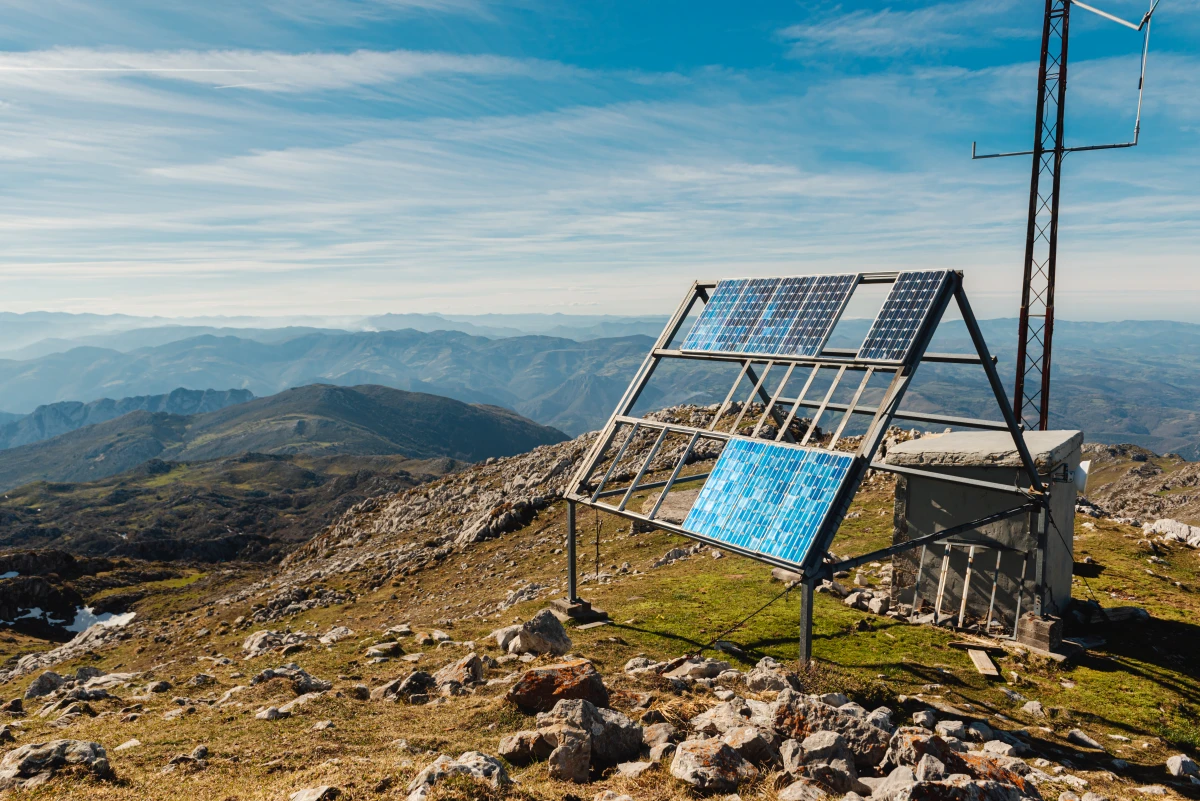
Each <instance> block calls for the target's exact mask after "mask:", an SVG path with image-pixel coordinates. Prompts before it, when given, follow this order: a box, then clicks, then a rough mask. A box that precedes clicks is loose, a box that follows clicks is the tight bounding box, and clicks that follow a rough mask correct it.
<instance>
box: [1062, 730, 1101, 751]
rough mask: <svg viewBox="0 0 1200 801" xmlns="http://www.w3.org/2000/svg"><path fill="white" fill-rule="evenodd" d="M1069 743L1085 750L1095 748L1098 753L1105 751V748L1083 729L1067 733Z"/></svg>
mask: <svg viewBox="0 0 1200 801" xmlns="http://www.w3.org/2000/svg"><path fill="white" fill-rule="evenodd" d="M1067 742H1069V743H1072V744H1073V745H1078V746H1082V747H1084V748H1095V749H1096V750H1097V751H1103V750H1104V746H1102V745H1100V743H1098V742H1096V741H1095V740H1094V739H1092V737H1091V736H1090V735H1088V734H1087V732H1085V731H1083V730H1082V729H1071V730H1070V731H1069V732H1067Z"/></svg>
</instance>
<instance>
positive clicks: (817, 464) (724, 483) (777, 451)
mask: <svg viewBox="0 0 1200 801" xmlns="http://www.w3.org/2000/svg"><path fill="white" fill-rule="evenodd" d="M852 462H853V457H852V456H850V455H849V454H844V453H833V452H830V451H822V450H816V449H812V448H797V447H795V446H790V445H780V444H777V443H773V442H763V441H757V440H744V439H733V440H730V441H729V442H728V443H727V444H726V445H725V449H724V450H723V451H722V452H721V456H720V458H719V459H717V464H716V465H715V466H714V468H713V471H712V474H711V475H710V476H709V479H708V481H706V482H705V484H704V487H703V488H702V489H701V490H700V495H699V497H697V499H696V503H695V504H694V505H693V506H692V510H691V512H689V514H688V516H687V520H685V521H684V524H683V527H684V528H686V529H688V530H689V531H692V532H695V533H696V534H700V535H703V536H705V537H709V538H711V539H714V540H718V541H720V542H726V543H729V544H730V545H734V546H737V547H739V548H744V549H746V550H749V551H752V552H755V553H761V554H764V555H769V556H774V557H777V558H779V559H783V560H786V561H788V562H791V563H793V564H797V565H799V564H802V563H803V562H804V560H805V558H806V557H807V556H808V552H809V550H810V549H811V548H812V546H813V543H814V541H815V539H816V535H817V533H818V532H819V531H820V529H821V525H822V524H823V523H824V521H825V519H826V518H827V517H828V515H829V510H830V507H831V506H832V505H833V501H834V499H835V497H836V495H837V491H838V488H839V487H841V485H842V483H843V482H844V481H845V479H846V476H847V474H848V472H849V470H850V465H851V463H852Z"/></svg>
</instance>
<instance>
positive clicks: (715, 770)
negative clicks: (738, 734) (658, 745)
mask: <svg viewBox="0 0 1200 801" xmlns="http://www.w3.org/2000/svg"><path fill="white" fill-rule="evenodd" d="M671 775H672V776H674V777H675V778H676V779H679V780H680V781H682V782H684V783H686V784H689V785H691V786H692V787H693V788H695V789H696V790H697V791H698V792H700V793H705V794H708V793H732V792H734V791H735V790H737V786H738V784H740V783H741V782H744V781H754V780H755V779H757V778H758V770H757V769H756V768H755V767H754V766H753V765H751V764H750V763H749V762H747V761H746V760H745V759H743V758H742V756H741V755H740V754H739V753H738V752H737V751H734V750H733V749H732V748H730V747H729V745H728V744H727V743H725V742H723V741H721V740H686V741H684V742H682V743H680V744H679V746H678V747H677V748H676V749H675V757H674V758H673V759H672V760H671Z"/></svg>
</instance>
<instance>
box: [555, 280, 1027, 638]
mask: <svg viewBox="0 0 1200 801" xmlns="http://www.w3.org/2000/svg"><path fill="white" fill-rule="evenodd" d="M905 275H910V276H911V275H914V274H912V273H908V274H906V273H895V272H886V273H885V272H879V273H863V274H856V275H854V276H852V277H847V276H843V277H842V278H844V279H847V280H849V281H850V283H851V289H850V291H851V292H852V291H853V290H854V289H856V288H857V287H858V286H862V285H871V284H891V285H893V288H892V290H891V292H892V295H894V294H895V293H896V289H897V287H898V281H899V280H900V279H901V276H905ZM924 275H930V273H926V274H924ZM936 275H937V276H939V281H940V283H939V284H938V287H939V288H938V289H937V291H936V295H934V296H932V297H931V299H930V301H929V305H928V309H927V313H926V314H924V315H923V317H922V319H921V320H920V321H919V325H918V324H916V323H914V325H913V330H911V331H909V332H908V334H907V337H908V340H907V342H906V345H905V348H904V349H903V353H901V354H899V355H898V356H897V355H896V354H895V353H894V354H892V358H871V357H870V356H871V354H870V353H869V352H868V353H865V352H864V349H862V348H860V349H858V350H848V349H836V348H830V347H827V346H826V343H827V341H828V338H829V334H830V333H831V331H832V328H833V325H835V324H836V322H837V317H838V316H840V313H841V309H842V308H844V305H843V306H842V307H839V309H838V310H837V311H836V312H835V313H833V314H832V316H831V317H828V316H827V319H825V320H824V323H823V324H825V323H827V325H826V326H825V329H824V335H823V336H822V337H820V339H819V343H818V344H817V345H816V347H814V348H810V349H809V353H808V355H796V354H788V353H779V352H776V353H773V354H771V355H762V354H753V353H746V352H737V351H736V349H734V350H732V351H730V350H722V351H717V352H702V351H698V350H694V349H693V350H688V349H684V348H682V347H672V343H675V342H676V341H677V340H678V339H679V338H680V336H681V329H682V328H683V326H684V324H685V322H686V321H687V320H688V319H689V317H690V316H691V315H693V313H697V312H698V313H700V314H701V319H703V314H702V309H703V308H704V307H705V306H707V305H709V304H710V301H711V299H712V296H713V294H714V290H716V289H717V288H718V283H716V282H696V283H694V284H693V285H692V287H691V289H689V290H688V293H687V296H686V297H685V298H684V299H683V301H682V302H681V303H680V304H679V307H678V308H677V309H676V310H675V313H674V314H673V315H672V316H671V318H670V321H669V322H668V323H667V325H666V327H665V328H664V329H663V332H662V334H661V335H660V336H659V337H658V340H657V341H656V342H655V344H654V347H653V348H652V349H651V351H650V353H649V354H648V355H647V356H646V359H645V361H644V362H643V363H642V365H641V367H640V368H639V369H638V371H637V373H636V374H635V376H634V378H633V380H632V381H631V382H630V384H629V387H628V389H627V390H626V391H625V394H624V395H623V396H622V398H621V400H620V402H619V403H618V404H617V407H616V409H615V410H614V411H613V414H612V416H611V417H610V418H609V421H608V423H607V424H606V425H605V426H604V428H603V429H602V430H601V431H600V433H599V436H598V437H597V439H596V441H595V443H594V444H593V445H592V447H591V449H590V450H589V451H588V453H587V454H586V455H585V457H584V459H583V462H582V464H581V465H580V467H579V469H578V471H577V473H576V474H575V475H574V477H573V478H572V479H571V483H570V484H569V485H568V487H567V492H566V499H567V502H568V541H567V545H568V548H567V554H568V564H569V567H568V569H569V573H568V605H571V604H576V605H578V607H577V608H587V603H586V602H585V601H582V600H581V599H580V598H579V594H578V586H577V576H576V553H577V551H576V526H575V521H576V507H577V506H578V505H583V506H590V507H592V508H595V509H598V510H600V511H604V512H608V513H610V514H615V515H619V516H621V517H624V518H627V519H629V520H632V521H638V522H640V523H643V524H649V525H651V526H653V527H656V528H659V529H663V530H666V531H670V532H673V533H675V534H680V535H683V536H685V537H689V538H691V539H694V540H697V541H700V542H705V543H709V544H712V545H714V546H717V547H720V548H722V549H724V550H727V551H730V552H733V553H738V554H740V555H743V556H747V557H750V558H752V559H757V560H760V561H763V562H766V563H768V564H771V565H775V566H779V567H783V568H786V569H788V570H790V571H794V572H797V573H799V574H801V575H802V576H803V580H802V582H801V621H800V657H801V660H802V661H803V662H807V661H808V659H809V658H810V656H811V638H812V600H813V592H814V588H815V587H816V585H817V584H818V583H819V582H820V581H821V580H823V579H825V578H829V577H831V576H832V574H833V573H834V572H835V571H838V570H848V569H851V568H853V567H856V566H858V565H861V564H865V563H867V562H870V561H872V560H875V559H881V558H886V557H889V556H891V555H892V554H894V553H898V552H901V551H906V550H909V549H913V548H919V547H923V546H927V545H929V544H930V543H932V542H936V541H941V540H946V539H948V538H950V537H953V536H956V535H959V534H965V533H966V532H969V531H971V530H973V529H976V528H978V527H980V526H983V525H987V524H988V523H991V522H995V521H998V520H1003V519H1006V518H1010V517H1014V516H1017V515H1022V514H1024V515H1026V516H1028V517H1030V518H1031V519H1032V520H1034V521H1036V522H1035V523H1034V524H1035V525H1036V526H1037V528H1038V537H1037V542H1038V553H1037V555H1036V560H1035V570H1034V576H1033V581H1034V584H1035V587H1034V588H1033V590H1034V592H1033V596H1034V598H1035V599H1040V598H1041V597H1042V584H1043V572H1044V571H1043V564H1044V550H1045V538H1046V532H1047V530H1048V529H1047V525H1048V523H1049V520H1048V513H1047V511H1046V504H1047V503H1048V500H1047V488H1046V484H1045V483H1044V479H1043V477H1042V476H1040V475H1039V474H1038V470H1037V466H1036V464H1035V462H1034V460H1033V457H1032V456H1031V454H1030V452H1029V449H1028V447H1027V446H1026V443H1025V440H1024V437H1023V435H1022V429H1021V426H1020V424H1019V422H1018V420H1017V418H1016V416H1015V415H1014V413H1013V409H1012V407H1011V406H1010V405H1009V402H1008V399H1007V396H1006V392H1005V390H1004V388H1003V386H1002V385H1001V383H1000V378H999V376H998V375H997V373H996V368H995V365H994V361H993V359H992V356H991V354H990V353H989V352H988V349H987V345H986V343H985V342H984V339H983V335H982V333H981V332H980V329H979V325H978V323H977V321H976V318H975V315H974V314H973V313H972V311H971V306H970V304H969V302H968V301H967V296H966V294H965V292H964V291H963V286H962V274H961V273H960V272H945V273H936ZM943 276H944V279H943V278H942V277H943ZM771 280H778V281H786V280H807V279H771ZM892 295H889V299H890V298H891V297H892ZM847 297H848V295H847ZM951 303H954V304H956V305H957V307H958V310H959V312H960V313H961V315H962V318H963V320H964V321H965V323H966V328H967V331H968V333H969V334H970V338H971V341H972V343H973V345H974V348H975V353H973V354H945V353H929V352H927V349H928V347H929V344H930V341H931V339H932V337H933V334H934V332H935V330H936V328H937V326H938V324H939V322H940V321H941V319H942V316H943V314H944V313H945V312H946V310H947V308H948V307H949V306H950V304H951ZM714 308H715V306H714ZM887 308H888V306H887V305H885V307H884V310H883V311H881V313H880V317H879V318H877V320H876V325H877V326H878V325H879V324H880V320H882V319H883V317H884V315H885V314H886V313H887V311H886V310H887ZM764 314H766V313H764ZM801 316H803V315H802V314H801ZM802 322H803V321H802V320H801V321H800V323H802ZM800 323H797V325H799V324H800ZM760 326H761V323H760ZM868 339H870V336H868ZM685 344H686V343H685ZM672 360H699V361H709V362H724V363H733V364H736V365H740V368H739V372H738V378H737V380H736V381H735V382H734V385H733V386H732V387H731V388H730V390H729V392H728V394H727V395H726V398H725V402H724V403H723V404H722V405H721V406H720V410H719V411H717V412H716V413H715V414H714V415H713V417H712V420H711V423H710V424H709V425H707V426H706V427H699V426H689V425H681V424H674V423H670V422H662V421H659V420H654V419H649V418H648V417H647V416H646V415H641V416H638V415H635V414H634V407H635V405H636V404H637V402H638V400H639V398H640V397H641V395H642V393H643V391H644V390H645V389H646V387H647V385H648V384H649V382H650V380H651V378H652V377H653V375H654V373H655V371H656V370H657V369H658V368H659V367H660V365H662V364H663V363H664V362H668V361H672ZM922 362H930V363H954V364H967V365H978V366H980V367H982V369H983V370H984V372H985V373H986V376H987V380H988V383H989V385H990V387H991V391H992V393H993V395H994V396H995V401H996V406H997V408H998V410H999V412H1000V414H999V417H1000V419H999V420H984V419H975V418H964V417H956V416H951V415H945V414H930V413H924V412H916V411H906V410H904V409H902V408H901V406H900V404H901V401H902V400H903V398H904V394H905V391H906V390H907V389H908V387H909V385H910V383H911V382H912V379H913V375H914V373H915V371H916V369H917V367H918V366H919V365H920V364H921V363H922ZM776 371H782V372H783V377H782V379H777V384H775V385H774V389H773V390H772V389H769V388H770V387H771V386H772V382H771V381H770V380H768V376H769V375H771V374H776V375H777V374H778V373H777V372H776ZM818 374H820V375H822V376H823V377H824V380H823V381H821V382H818V386H823V385H824V382H826V381H827V382H829V386H828V388H827V389H826V390H825V391H824V392H823V393H820V392H817V393H814V394H813V395H812V396H811V397H810V396H809V390H810V387H812V386H813V384H814V378H816V377H817V376H818ZM875 376H882V377H884V379H885V380H886V389H884V390H883V392H882V395H881V396H880V395H879V393H878V392H876V393H875V395H877V396H879V397H880V399H879V400H878V402H876V403H874V404H872V405H868V404H867V403H864V402H863V397H864V388H865V387H867V385H868V384H869V383H870V382H871V380H872V377H875ZM854 378H857V385H855V383H854ZM847 379H849V381H848V383H847V386H846V388H850V387H853V388H854V394H853V397H852V399H851V400H850V401H849V402H848V403H835V402H834V401H833V398H834V397H835V391H836V390H837V389H838V387H839V385H841V384H842V382H843V381H847ZM746 384H749V385H750V386H751V389H750V391H749V394H748V395H747V396H746V397H745V401H744V402H739V399H738V398H737V397H735V394H736V393H738V391H739V387H745V385H746ZM868 394H870V393H868ZM751 410H753V413H751ZM735 412H736V413H735ZM839 412H840V413H841V422H840V423H839V424H838V425H837V428H836V430H835V431H834V432H833V433H832V434H831V435H830V436H829V437H828V438H824V437H823V436H822V439H821V440H820V441H818V440H817V439H816V438H815V437H813V436H812V435H813V433H814V431H815V430H816V429H817V428H818V425H819V423H820V422H821V420H822V419H823V417H825V416H826V415H832V414H834V413H839ZM802 413H804V414H802ZM808 413H811V423H810V424H809V427H808V431H807V433H804V434H803V435H802V436H801V437H800V439H799V441H796V438H795V437H794V436H793V434H792V431H793V430H794V425H793V424H794V423H795V422H797V421H799V420H801V419H804V418H805V417H806V414H808ZM755 417H757V419H753V418H755ZM856 417H857V419H859V420H863V421H867V422H866V430H865V433H863V434H862V435H861V439H859V440H858V446H857V448H855V449H854V450H853V451H850V450H847V448H846V447H845V446H846V443H847V442H848V441H849V440H846V439H845V438H843V437H842V434H843V433H844V431H845V430H846V426H847V423H848V421H850V420H851V419H853V418H856ZM894 420H908V421H913V422H915V423H918V424H926V425H928V424H936V425H945V426H952V427H955V428H967V429H981V430H992V431H1007V432H1008V433H1009V434H1010V435H1011V436H1012V439H1013V442H1014V445H1015V447H1016V449H1017V451H1018V452H1019V454H1020V458H1021V462H1022V465H1023V480H1022V481H1021V482H1020V484H1019V485H1007V484H1000V483H994V482H988V481H981V480H976V479H969V478H964V477H958V476H952V475H947V474H944V473H939V472H934V471H930V470H922V469H918V468H912V467H901V466H896V465H891V464H886V463H884V462H882V461H878V460H876V456H877V452H878V450H879V447H880V443H881V442H882V441H883V438H884V435H885V433H886V432H887V430H888V428H889V426H891V424H892V422H893V421H894ZM768 421H771V422H770V423H768ZM765 432H769V433H772V434H773V437H772V440H771V443H772V444H771V447H777V448H797V449H802V450H805V451H808V452H817V451H826V452H828V453H829V454H837V456H830V457H829V458H836V459H839V460H842V461H843V462H844V461H845V460H846V459H847V458H849V460H850V461H849V465H848V467H847V469H846V470H845V473H844V475H843V476H841V480H840V482H838V483H837V485H836V487H835V489H833V490H832V494H831V496H830V502H829V503H828V504H827V506H826V507H825V508H823V509H822V512H821V515H820V516H819V517H820V523H819V525H817V526H815V528H814V532H813V534H812V536H811V544H810V545H808V546H806V547H805V548H804V549H803V551H802V552H800V551H796V552H795V553H793V554H792V555H790V556H789V555H784V556H780V555H778V554H777V553H776V554H772V553H770V552H769V551H770V549H769V548H763V547H761V546H760V547H747V546H745V545H739V544H738V538H737V537H726V536H725V535H724V534H723V533H721V532H717V533H715V534H714V533H713V531H712V530H708V531H707V533H701V532H699V531H696V530H695V528H689V527H688V525H687V523H688V521H686V520H685V521H684V522H683V523H678V522H671V521H668V520H664V519H662V517H660V516H659V513H660V507H661V506H662V503H663V499H664V498H666V497H667V494H668V493H669V492H670V491H671V490H672V488H678V487H683V486H685V485H690V486H691V487H695V486H696V485H697V483H698V482H701V481H703V482H706V483H707V481H708V479H709V478H710V476H711V475H712V474H713V473H716V472H717V469H718V468H719V467H720V460H718V464H717V466H716V467H714V469H713V471H711V472H710V473H694V474H687V473H686V472H685V469H684V468H685V466H686V465H687V463H688V459H689V456H690V455H691V454H692V453H693V451H694V449H695V448H696V446H697V444H698V443H700V442H701V441H710V442H711V441H718V442H720V443H722V447H723V454H724V453H726V452H729V451H730V450H731V449H730V447H729V445H730V443H731V442H735V441H738V440H744V441H747V442H757V443H761V442H763V440H764V437H765ZM639 434H641V435H642V436H643V439H644V438H645V435H646V434H651V435H652V436H653V444H652V445H651V446H650V447H649V449H648V450H645V452H644V453H643V450H639V449H638V448H633V449H630V444H631V443H632V442H634V440H635V438H636V437H638V436H639ZM668 437H674V438H675V441H676V442H677V443H682V442H686V446H684V447H677V448H676V449H675V450H676V451H677V452H678V456H677V457H676V458H675V460H674V464H673V465H672V466H670V467H669V468H666V467H664V466H663V465H661V464H659V466H658V467H652V464H653V463H654V460H655V458H656V457H657V456H658V455H659V454H660V453H666V452H667V451H665V450H663V445H664V442H665V441H666V440H667V438H668ZM839 442H840V443H841V444H842V446H843V447H841V448H839V447H838V445H839ZM760 447H762V446H760ZM635 454H636V457H635ZM806 455H807V454H806ZM631 459H632V461H631ZM868 470H884V471H890V472H893V473H897V474H900V475H909V476H923V477H926V478H929V479H933V480H936V481H944V482H950V483H955V484H962V485H969V486H972V487H975V488H977V489H986V490H991V491H995V492H1001V493H1007V494H1010V495H1011V496H1013V498H1014V505H1013V507H1012V508H1011V509H1007V510H1005V511H1002V512H1000V513H997V514H992V515H989V516H987V517H985V518H980V519H976V520H969V521H963V522H962V524H961V525H956V526H954V527H952V528H948V529H945V530H943V531H939V532H936V533H935V534H932V535H928V536H924V537H921V538H918V539H914V540H911V541H909V542H905V543H901V544H897V545H893V546H891V547H889V548H885V549H882V550H879V551H875V552H873V553H869V554H865V555H862V556H859V557H856V558H853V559H849V560H845V561H842V562H838V563H833V562H831V561H829V560H828V559H827V558H826V554H827V552H828V551H829V547H830V544H831V543H832V541H833V538H834V535H835V534H836V532H837V530H838V526H839V525H840V523H841V521H842V518H843V517H844V515H845V514H846V512H847V510H848V508H849V506H850V503H851V501H852V499H853V497H854V495H855V492H856V491H857V489H858V487H859V485H860V483H861V482H862V481H863V479H864V478H865V477H866V475H867V471H868ZM630 475H632V479H631V480H630V479H629V476H630ZM619 477H623V478H624V480H620V481H618V480H617V478H619ZM655 490H657V491H659V492H658V498H657V500H656V501H654V502H653V503H652V504H651V508H648V509H646V508H643V509H641V510H640V511H637V510H635V509H633V508H631V506H630V504H631V501H633V500H634V499H635V498H642V499H643V505H644V504H645V503H646V502H647V501H646V499H645V498H644V497H643V496H644V495H645V494H646V493H650V492H653V491H655ZM702 492H703V490H702ZM1031 513H1033V514H1031ZM690 519H691V517H690V516H689V520H690ZM1038 603H1039V602H1038V601H1036V600H1035V608H1034V611H1035V612H1038V613H1040V611H1041V610H1040V608H1039V607H1038V605H1037V604H1038ZM1014 625H1015V622H1014Z"/></svg>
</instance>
